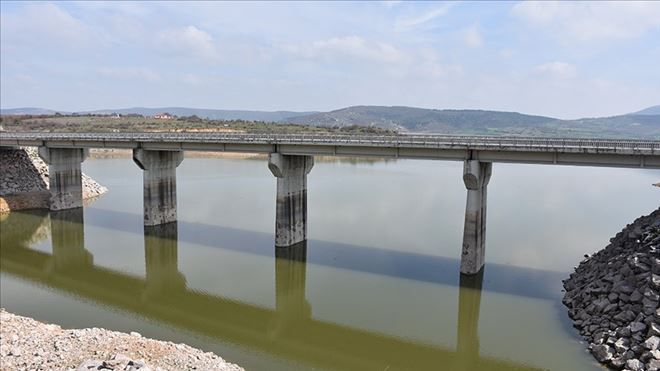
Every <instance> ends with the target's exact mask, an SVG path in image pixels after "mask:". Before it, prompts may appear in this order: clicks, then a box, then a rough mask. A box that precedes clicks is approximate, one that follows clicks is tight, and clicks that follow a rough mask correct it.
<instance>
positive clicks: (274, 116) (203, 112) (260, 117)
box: [82, 107, 316, 121]
mask: <svg viewBox="0 0 660 371" xmlns="http://www.w3.org/2000/svg"><path fill="white" fill-rule="evenodd" d="M162 112H168V113H170V114H172V115H176V116H193V115H196V116H199V117H202V118H207V119H211V120H250V121H281V120H282V119H285V118H289V117H297V116H301V115H309V114H314V113H316V112H293V111H245V110H222V109H207V108H188V107H156V108H146V107H133V108H119V109H103V110H97V111H89V112H82V113H99V114H104V113H105V114H109V113H119V114H130V113H137V114H139V115H145V116H153V115H155V114H157V113H162Z"/></svg>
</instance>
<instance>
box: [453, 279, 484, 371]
mask: <svg viewBox="0 0 660 371" xmlns="http://www.w3.org/2000/svg"><path fill="white" fill-rule="evenodd" d="M483 281H484V269H482V270H481V271H479V273H477V274H474V275H465V274H461V277H460V288H459V290H458V326H456V328H457V331H456V351H457V353H458V359H459V362H458V366H459V369H461V370H473V369H475V366H476V365H475V364H474V363H475V362H474V360H475V359H478V358H479V311H480V310H481V287H482V285H483Z"/></svg>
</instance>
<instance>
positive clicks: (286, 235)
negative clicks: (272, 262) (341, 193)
mask: <svg viewBox="0 0 660 371" xmlns="http://www.w3.org/2000/svg"><path fill="white" fill-rule="evenodd" d="M313 166H314V157H313V156H289V155H282V154H279V153H271V154H270V156H269V157H268V168H269V169H270V171H271V172H272V173H273V175H275V176H276V177H277V208H276V212H275V246H276V247H286V246H291V245H295V244H297V243H299V242H302V241H305V240H306V239H307V174H309V172H310V171H311V170H312V167H313Z"/></svg>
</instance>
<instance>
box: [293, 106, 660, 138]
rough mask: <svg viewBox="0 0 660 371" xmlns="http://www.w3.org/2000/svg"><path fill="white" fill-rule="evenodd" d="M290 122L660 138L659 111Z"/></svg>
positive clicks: (363, 116)
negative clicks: (570, 117)
mask: <svg viewBox="0 0 660 371" xmlns="http://www.w3.org/2000/svg"><path fill="white" fill-rule="evenodd" d="M286 121H288V122H292V123H297V124H308V125H321V126H350V125H358V126H376V127H380V128H386V129H394V130H398V131H402V132H418V133H443V134H478V135H522V136H546V137H608V138H647V139H660V115H654V114H630V115H621V116H612V117H602V118H586V119H579V120H559V119H556V118H552V117H545V116H534V115H525V114H521V113H517V112H500V111H483V110H436V109H424V108H412V107H384V106H355V107H348V108H343V109H339V110H336V111H331V112H324V113H316V114H312V115H307V116H297V117H292V118H289V119H287V120H286Z"/></svg>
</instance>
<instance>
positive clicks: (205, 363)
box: [0, 309, 242, 371]
mask: <svg viewBox="0 0 660 371" xmlns="http://www.w3.org/2000/svg"><path fill="white" fill-rule="evenodd" d="M0 370H141V371H149V370H242V368H241V367H239V366H237V365H234V364H231V363H227V362H225V361H224V360H223V359H222V358H220V357H219V356H217V355H215V354H213V353H210V352H203V351H201V350H199V349H195V348H192V347H190V346H187V345H184V344H174V343H171V342H166V341H159V340H153V339H147V338H144V337H142V336H141V335H140V334H138V333H136V332H132V333H130V334H126V333H122V332H116V331H110V330H105V329H100V328H86V329H79V330H67V329H63V328H61V327H60V326H57V325H48V324H45V323H41V322H39V321H36V320H33V319H31V318H27V317H22V316H18V315H15V314H12V313H9V312H7V311H5V310H4V309H1V310H0Z"/></svg>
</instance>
